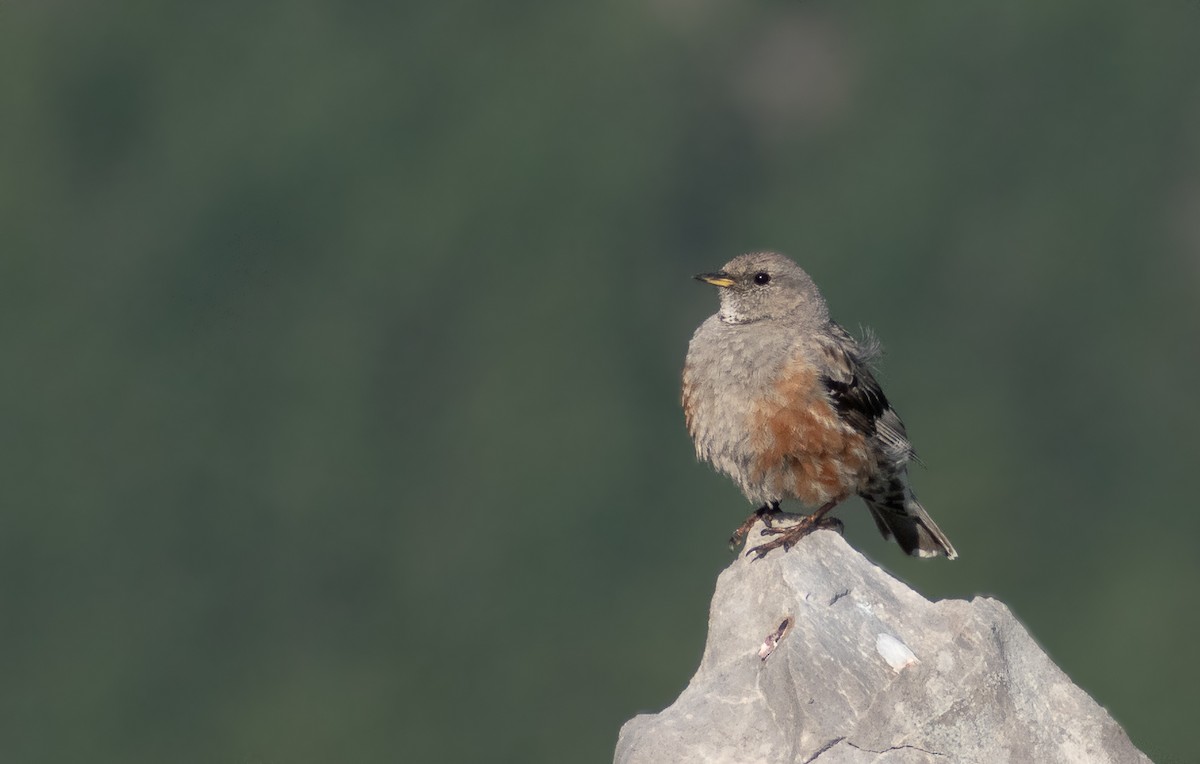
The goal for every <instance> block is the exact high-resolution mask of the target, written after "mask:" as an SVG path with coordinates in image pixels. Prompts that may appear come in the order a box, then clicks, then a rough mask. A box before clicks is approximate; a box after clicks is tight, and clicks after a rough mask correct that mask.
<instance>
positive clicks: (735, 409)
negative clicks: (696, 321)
mask: <svg viewBox="0 0 1200 764" xmlns="http://www.w3.org/2000/svg"><path fill="white" fill-rule="evenodd" d="M779 328H780V327H770V326H766V325H763V324H762V323H758V322H756V323H752V324H735V325H730V324H725V323H722V322H721V320H720V319H718V318H717V317H716V316H711V317H709V318H708V320H706V321H705V322H704V323H703V324H701V325H700V328H698V329H697V330H696V333H695V334H694V335H693V336H692V341H691V343H690V344H689V346H688V355H687V362H686V364H685V365H684V374H683V398H684V400H683V403H684V410H685V414H686V416H687V421H688V431H689V433H690V434H691V436H692V441H693V442H694V443H695V446H696V455H697V456H698V457H699V458H700V459H701V460H703V461H706V462H709V463H711V464H712V465H713V467H715V468H716V469H717V470H719V471H720V472H723V473H725V474H726V475H728V476H729V477H731V478H733V480H734V481H736V482H737V483H738V485H739V486H740V487H741V489H742V492H743V493H745V494H746V496H747V497H748V498H750V499H751V501H759V500H761V499H762V496H761V495H760V494H761V490H760V487H759V486H754V485H750V484H749V481H750V475H749V465H750V459H751V453H752V452H751V448H750V438H751V436H752V433H751V431H750V425H749V420H750V415H751V408H752V406H753V404H754V402H755V401H758V400H760V399H761V398H762V397H763V396H764V395H770V394H773V391H774V386H773V384H772V380H774V378H775V376H776V373H777V372H778V371H779V368H780V367H781V366H782V364H783V362H784V361H785V360H786V357H787V354H788V350H789V347H788V346H789V344H790V343H789V342H788V341H787V335H786V333H784V332H779V331H772V329H779Z"/></svg>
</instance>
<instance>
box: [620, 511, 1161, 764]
mask: <svg viewBox="0 0 1200 764" xmlns="http://www.w3.org/2000/svg"><path fill="white" fill-rule="evenodd" d="M750 538H751V539H758V538H759V536H758V533H757V529H755V530H753V531H751V534H750ZM931 564H938V563H936V562H934V563H931ZM945 569H946V575H953V574H954V570H953V563H950V564H945ZM785 621H786V624H785ZM781 627H782V628H781ZM776 640H777V644H775V642H776ZM763 655H766V657H765V658H764V657H761V656H763ZM615 761H616V762H617V763H618V764H640V763H641V762H653V763H654V764H664V763H666V762H797V763H799V762H813V761H819V762H820V763H821V764H840V763H842V762H853V763H854V764H864V763H865V762H887V763H888V764H901V763H903V764H917V763H918V762H920V763H921V764H924V763H925V762H930V763H931V764H932V763H934V762H936V763H937V764H947V762H965V763H972V762H978V763H979V764H996V762H1022V763H1024V762H1053V764H1063V763H1064V762H1087V764H1104V763H1105V762H1148V761H1149V759H1148V758H1147V757H1146V756H1145V755H1144V754H1143V753H1141V752H1140V751H1138V750H1137V749H1136V748H1134V746H1133V744H1132V743H1131V742H1130V741H1129V738H1128V737H1127V736H1126V735H1125V732H1124V731H1123V730H1122V729H1121V728H1120V727H1119V726H1118V725H1117V723H1116V722H1115V721H1113V719H1112V717H1111V716H1109V715H1108V712H1107V711H1105V710H1104V708H1102V707H1101V706H1100V705H1098V704H1097V703H1096V702H1095V701H1094V700H1092V699H1091V698H1090V697H1089V696H1088V695H1087V693H1085V692H1084V691H1083V690H1081V689H1079V688H1078V687H1076V686H1075V685H1074V684H1072V683H1071V680H1070V679H1068V678H1067V676H1066V675H1065V674H1064V673H1063V672H1062V671H1061V670H1059V668H1058V667H1057V666H1055V665H1054V664H1053V663H1052V662H1051V661H1050V659H1049V658H1048V657H1047V656H1046V654H1045V653H1044V652H1043V651H1042V649H1041V648H1040V647H1038V645H1037V643H1036V642H1034V640H1033V639H1032V638H1031V637H1030V636H1029V634H1028V632H1026V631H1025V629H1024V628H1023V627H1022V626H1021V624H1020V623H1019V622H1018V621H1017V619H1016V618H1014V617H1013V615H1012V613H1010V612H1009V610H1008V608H1007V607H1005V606H1004V604H1003V603H1001V602H998V601H996V600H994V599H989V598H987V597H976V598H975V599H973V600H971V601H970V602H967V601H965V600H945V601H942V602H930V601H928V600H926V599H925V598H924V597H922V596H921V595H919V594H917V593H916V592H914V591H913V590H912V589H910V588H908V587H907V586H905V585H904V584H902V583H900V582H899V581H897V580H896V579H894V578H892V577H891V576H889V575H888V574H887V573H885V572H883V571H882V570H880V569H879V568H878V567H876V566H875V565H872V564H871V563H870V562H869V561H868V560H867V559H866V558H865V557H863V556H862V555H861V554H860V553H858V552H857V551H855V550H854V549H852V548H851V547H850V546H848V545H847V544H846V542H845V541H843V540H842V538H841V536H839V535H838V534H836V533H832V532H830V531H818V532H816V533H814V534H813V535H811V536H809V537H808V538H806V539H804V541H802V542H801V543H800V544H799V545H798V546H797V547H796V548H794V549H792V550H791V551H789V552H787V553H786V554H781V553H780V552H778V551H776V552H772V553H771V554H769V555H768V556H767V557H766V559H763V560H761V561H757V562H752V561H750V560H748V559H747V558H746V557H745V556H744V555H743V556H739V558H738V560H737V561H736V562H734V563H733V564H732V565H730V566H729V568H728V569H726V570H725V571H724V572H723V573H722V574H721V575H720V577H719V578H718V580H717V590H716V593H715V594H714V596H713V601H712V608H711V611H710V614H709V628H708V643H707V645H706V646H705V648H704V657H703V658H702V659H701V661H700V668H699V670H697V672H696V675H695V676H694V677H692V680H691V682H690V683H689V684H688V686H687V688H686V689H685V690H684V691H683V693H682V694H681V695H680V696H679V698H678V699H677V700H676V701H675V702H674V703H673V704H672V705H671V706H670V707H669V708H667V709H665V710H664V711H662V712H661V713H658V714H643V715H640V716H636V717H634V718H633V719H631V720H629V721H628V722H626V723H625V725H624V726H623V727H622V728H621V736H620V739H619V740H618V741H617V750H616V756H615Z"/></svg>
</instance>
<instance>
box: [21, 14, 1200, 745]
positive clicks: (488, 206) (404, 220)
mask: <svg viewBox="0 0 1200 764" xmlns="http://www.w3.org/2000/svg"><path fill="white" fill-rule="evenodd" d="M1198 25H1200V6H1197V5H1196V4H1194V3H1185V2H1163V3H1157V4H1151V5H1145V4H1141V5H1139V4H1118V3H1084V2H1061V3H1037V2H1030V1H1025V2H1018V3H1007V4H997V5H992V6H978V5H974V4H963V3H954V2H949V1H948V0H942V1H939V2H932V3H926V4H922V5H918V6H911V5H906V6H899V5H896V4H894V3H885V2H880V1H872V2H865V3H855V4H847V3H833V2H828V1H825V0H822V1H821V2H807V3H794V2H793V3H780V2H758V3H749V4H747V3H720V2H716V1H715V0H695V1H694V2H687V0H650V1H649V2H645V3H615V4H607V5H605V4H601V5H596V4H568V3H532V2H511V3H503V4H497V3H481V2H447V3H426V4H414V3H407V4H397V5H386V4H379V3H364V2H339V3H334V2H328V1H327V0H299V1H298V2H291V3H281V2H270V1H268V2H263V3H257V4H251V5H246V4H233V3H229V2H221V1H217V2H211V3H190V4H185V3H172V4H152V3H123V4H115V5H114V4H107V5H96V4H93V5H87V6H81V7H69V8H68V7H66V6H62V5H61V4H55V3H11V4H6V5H5V6H4V8H3V9H2V10H0V106H2V117H3V118H2V119H0V247H2V249H0V253H2V254H0V296H2V298H3V299H2V301H0V306H2V307H0V310H2V311H3V313H2V314H0V315H2V319H3V320H2V321H0V337H2V338H3V347H4V349H5V353H6V356H7V358H8V363H7V369H6V372H5V374H4V375H3V382H2V385H3V393H4V396H3V397H4V401H5V404H4V406H3V408H2V409H0V410H2V411H3V422H2V427H0V433H2V435H0V448H2V449H3V465H4V466H3V474H4V479H3V481H0V496H2V497H3V505H4V512H3V515H2V516H0V517H2V518H3V519H2V527H0V568H2V570H3V576H2V577H0V580H2V581H3V584H2V585H0V602H2V603H3V611H2V612H3V615H4V627H3V629H2V630H0V666H2V670H3V676H4V677H5V682H4V691H3V694H2V695H0V697H2V698H3V706H2V711H3V713H2V714H0V755H2V756H3V758H4V760H5V761H121V762H135V761H146V762H150V761H172V762H192V761H194V762H214V761H222V762H303V761H312V762H325V761H354V762H366V761H401V760H403V761H514V762H517V761H520V762H529V761H553V762H564V761H596V760H604V759H606V758H607V757H608V756H610V755H611V750H612V746H613V744H614V743H615V740H616V733H617V729H618V727H619V725H620V723H621V722H622V721H624V720H625V719H626V718H628V717H630V716H631V715H633V714H634V713H635V712H638V711H646V710H657V709H658V708H661V707H662V706H664V705H665V704H667V703H669V702H670V701H671V700H672V699H673V698H674V697H675V695H676V694H677V693H678V692H679V691H680V689H682V687H683V685H684V683H685V682H686V680H687V678H688V677H689V676H690V674H691V672H692V671H693V669H694V667H695V665H696V663H697V661H698V658H699V655H700V650H701V648H702V645H703V639H704V626H705V621H706V606H707V601H708V598H709V596H710V594H711V588H712V583H713V579H714V577H715V575H716V574H717V572H719V570H720V569H721V568H722V567H723V566H724V565H726V564H727V563H728V561H729V559H730V557H729V555H728V553H727V552H726V551H725V549H724V547H723V544H722V539H724V538H725V537H726V535H727V534H728V532H729V530H730V529H731V528H732V527H733V526H734V525H735V524H736V523H737V522H738V521H739V520H740V519H741V518H742V516H743V515H744V513H745V512H746V511H747V510H748V509H749V507H748V506H747V505H745V504H744V501H743V499H742V498H741V497H740V495H739V494H738V493H737V492H736V490H735V489H734V487H733V486H732V485H731V484H730V483H729V482H728V481H726V480H724V479H722V478H720V477H718V476H716V475H714V474H712V473H711V472H710V471H709V470H707V469H706V468H704V467H702V466H700V465H697V464H696V463H695V461H694V458H693V454H692V451H691V446H690V444H689V443H688V441H687V438H686V435H685V434H684V432H683V426H682V422H681V416H680V412H679V410H678V401H677V396H678V390H677V387H678V373H679V369H680V365H681V362H682V357H683V353H684V348H685V346H686V342H687V339H688V337H689V335H690V332H691V330H692V328H693V327H694V326H695V325H696V324H697V323H699V321H700V320H701V319H702V318H703V317H704V316H706V315H707V314H708V313H710V312H711V311H712V310H713V306H714V304H715V302H714V298H713V295H712V294H711V293H710V292H709V290H708V289H707V288H704V287H702V286H700V285H697V284H694V283H692V282H690V281H689V279H688V277H689V276H690V274H692V273H695V272H697V271H701V270H709V269H712V268H713V267H715V266H718V265H720V264H721V263H722V262H724V261H725V260H727V259H728V258H729V257H731V256H733V255H734V254H736V253H738V252H740V251H744V250H747V249H753V248H767V247H771V248H777V249H780V250H783V251H785V252H788V253H790V254H792V255H793V256H795V257H796V258H797V259H798V260H799V261H800V262H801V263H802V264H803V265H805V267H807V268H808V269H809V270H810V272H811V273H812V274H813V275H814V277H815V278H816V280H817V282H818V283H819V284H821V285H822V286H823V288H824V290H825V292H826V295H827V297H828V298H829V300H830V303H831V305H832V306H833V311H834V315H835V318H837V319H838V320H840V321H841V322H842V323H844V324H847V325H849V326H854V325H857V324H859V323H861V324H865V325H871V326H874V327H875V328H876V330H877V331H878V332H879V334H880V335H881V336H882V338H883V340H884V343H885V346H886V347H887V348H888V351H889V352H888V356H887V358H886V360H885V364H884V368H883V372H882V378H883V381H884V384H885V387H886V389H887V390H888V392H889V395H890V396H891V398H892V399H893V400H894V401H895V402H896V403H897V405H898V407H899V408H900V410H901V412H902V414H903V415H904V416H905V417H906V419H907V421H908V424H909V429H910V433H911V434H912V436H913V438H914V440H915V442H916V444H917V447H918V449H919V450H920V451H921V453H922V456H923V458H924V459H925V461H926V462H927V464H928V465H929V468H928V469H927V470H918V472H917V474H916V475H915V481H916V485H917V488H918V490H919V492H920V493H921V496H922V498H923V499H924V501H925V504H926V505H927V506H928V507H929V509H930V511H931V512H932V514H933V515H934V516H935V517H936V518H937V520H938V522H939V523H940V524H941V526H942V527H943V528H944V529H945V530H946V532H947V533H948V534H949V535H950V537H951V538H952V539H953V540H954V542H955V544H956V545H957V546H958V549H959V551H960V553H961V554H962V559H961V560H959V561H958V562H955V563H944V562H922V561H914V560H908V559H905V558H903V557H901V556H900V555H899V553H898V551H897V550H896V549H895V547H893V546H888V545H885V544H884V543H883V542H882V541H881V540H879V539H878V538H876V537H875V535H874V534H875V531H874V529H873V527H872V526H871V524H870V522H869V520H867V519H866V516H865V512H863V511H861V507H860V506H859V505H858V504H857V502H856V503H854V504H853V505H852V506H848V507H846V508H845V509H844V510H843V511H842V513H841V515H842V517H843V518H845V519H846V520H847V521H848V522H847V524H848V531H847V534H848V536H849V538H850V539H851V540H852V542H853V543H855V544H856V545H857V546H859V547H860V548H862V549H864V551H866V552H867V553H868V554H869V555H870V556H871V557H872V558H873V559H875V560H878V561H879V562H880V563H881V564H883V565H885V566H886V567H887V568H889V569H890V570H892V571H894V572H895V573H896V574H897V575H899V576H901V577H902V578H904V579H906V580H908V581H910V582H911V583H912V584H913V585H914V586H916V587H917V588H918V589H919V590H921V591H923V592H925V593H926V594H927V595H929V596H936V597H949V596H955V597H959V596H962V597H969V596H973V595H975V594H981V593H982V594H993V595H996V596H999V597H1000V598H1002V599H1003V600H1004V601H1005V602H1006V603H1008V605H1009V606H1010V607H1011V608H1012V609H1013V610H1014V611H1015V612H1016V613H1017V614H1018V616H1019V617H1021V618H1022V619H1023V620H1024V621H1025V622H1026V624H1027V625H1028V626H1029V628H1030V629H1031V631H1032V632H1033V634H1034V635H1035V637H1037V638H1038V639H1039V640H1040V641H1041V642H1042V643H1043V644H1044V645H1045V646H1046V648H1047V649H1048V650H1049V651H1050V653H1051V655H1052V656H1053V657H1054V658H1055V659H1056V660H1057V661H1058V662H1059V663H1060V665H1061V666H1062V667H1063V668H1064V669H1065V670H1066V671H1067V672H1068V673H1069V674H1070V675H1071V676H1072V677H1073V678H1074V679H1075V680H1076V681H1078V682H1079V683H1081V684H1082V685H1083V686H1084V687H1085V688H1087V689H1088V690H1089V691H1090V692H1092V693H1093V694H1094V695H1095V697H1096V698H1097V699H1098V700H1099V701H1100V702H1101V703H1103V704H1104V705H1106V706H1107V707H1108V708H1109V709H1110V710H1111V711H1112V712H1113V714H1114V715H1115V716H1116V717H1117V718H1118V720H1120V721H1121V722H1122V723H1123V724H1125V725H1126V727H1127V729H1128V731H1129V732H1130V734H1131V736H1132V737H1133V739H1134V742H1135V743H1137V744H1138V745H1139V746H1141V747H1142V748H1143V749H1144V750H1145V751H1146V752H1147V753H1149V754H1150V755H1151V756H1152V757H1154V758H1155V759H1156V760H1158V761H1188V760H1191V757H1192V756H1193V755H1194V752H1195V743H1194V741H1193V740H1192V737H1193V735H1192V734H1191V730H1190V723H1191V717H1192V715H1193V712H1194V709H1195V702H1194V698H1195V694H1196V687H1197V686H1198V685H1200V668H1197V665H1196V663H1195V662H1194V661H1190V660H1188V659H1187V657H1186V656H1187V655H1189V654H1190V648H1191V647H1192V643H1193V641H1194V637H1195V635H1196V634H1197V633H1198V632H1200V616H1198V615H1197V609H1196V608H1195V607H1194V603H1195V602H1196V598H1197V593H1198V591H1200V554H1198V553H1197V551H1196V542H1195V539H1196V538H1197V537H1200V513H1198V512H1197V511H1196V508H1195V502H1196V499H1195V491H1194V489H1193V480H1192V478H1193V477H1194V473H1195V472H1196V470H1197V466H1198V465H1197V448H1196V439H1195V433H1196V432H1197V430H1198V429H1200V407H1197V405H1196V396H1195V391H1196V390H1197V389H1200V353H1198V351H1197V340H1196V333H1197V328H1198V326H1200V309H1198V308H1197V295H1198V293H1200V48H1198V47H1197V46H1196V44H1195V40H1196V31H1197V27H1198Z"/></svg>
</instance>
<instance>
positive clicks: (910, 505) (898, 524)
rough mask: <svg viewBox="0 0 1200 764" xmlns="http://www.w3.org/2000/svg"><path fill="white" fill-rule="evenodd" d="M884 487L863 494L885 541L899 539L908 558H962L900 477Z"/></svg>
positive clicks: (897, 540)
mask: <svg viewBox="0 0 1200 764" xmlns="http://www.w3.org/2000/svg"><path fill="white" fill-rule="evenodd" d="M874 487H876V486H872V488H874ZM881 487H882V488H883V490H881V491H863V493H862V498H863V501H865V502H866V503H867V509H869V510H871V517H873V518H875V524H876V525H877V526H879V532H880V533H882V534H883V537H884V538H885V539H886V538H895V539H896V543H898V544H899V545H900V548H901V549H903V550H904V552H905V554H911V555H914V556H917V557H937V556H939V555H942V556H945V557H946V558H947V559H950V560H953V559H954V558H956V557H958V552H956V551H954V545H953V544H951V543H950V539H948V538H946V534H944V533H942V529H941V528H939V527H937V523H935V522H934V521H933V518H932V517H930V516H929V513H928V512H926V511H925V507H923V506H921V502H919V501H917V497H916V496H914V495H913V492H912V490H910V489H909V488H908V486H906V485H905V484H904V482H903V480H902V479H901V478H900V477H899V476H896V477H894V478H892V479H891V480H889V481H888V482H887V484H886V485H885V486H881Z"/></svg>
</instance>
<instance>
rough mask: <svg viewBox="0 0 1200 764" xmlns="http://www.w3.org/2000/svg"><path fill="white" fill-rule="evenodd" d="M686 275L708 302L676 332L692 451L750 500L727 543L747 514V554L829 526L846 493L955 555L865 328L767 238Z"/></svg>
mask: <svg viewBox="0 0 1200 764" xmlns="http://www.w3.org/2000/svg"><path fill="white" fill-rule="evenodd" d="M695 278H696V279H698V280H700V281H703V282H705V283H708V284H711V285H713V286H715V287H717V289H718V295H719V300H720V309H719V310H718V311H717V312H716V313H715V314H713V315H712V316H709V317H708V318H707V319H705V321H704V322H703V323H701V324H700V326H699V327H698V328H697V329H696V331H695V333H694V334H693V336H692V339H691V342H690V343H689V344H688V352H687V359H686V361H685V362H684V368H683V394H682V403H683V412H684V420H685V423H686V425H687V430H688V433H689V435H691V438H692V441H693V443H694V445H695V447H696V455H697V457H698V458H699V459H700V460H701V461H703V462H707V463H709V464H710V465H711V466H712V467H713V468H715V469H716V470H717V471H718V472H720V473H723V474H725V475H727V476H728V477H730V478H732V479H733V481H734V482H735V483H737V485H738V487H739V488H741V491H742V493H743V494H745V496H746V498H747V499H748V500H749V501H750V502H751V503H752V504H761V506H760V507H759V508H758V510H757V511H755V512H754V513H752V514H751V515H750V516H749V517H747V518H746V521H745V522H743V523H742V525H741V526H740V527H739V528H738V529H737V530H736V531H735V532H734V535H733V537H732V538H731V539H730V543H731V545H736V544H738V543H741V541H742V539H743V538H745V536H746V534H747V533H748V532H749V530H750V529H751V528H752V527H754V525H755V523H756V522H757V521H759V520H761V521H762V522H763V523H764V528H763V529H762V531H761V534H762V535H763V536H769V537H771V539H770V540H769V541H767V542H765V543H762V544H760V545H758V546H755V547H754V548H752V549H750V550H749V551H748V552H747V555H748V556H749V555H753V556H754V558H755V559H762V558H763V557H765V556H766V554H767V553H768V552H770V551H772V550H773V549H778V548H782V549H783V550H784V551H785V552H786V551H787V550H788V549H790V548H791V547H793V546H794V545H795V544H796V543H797V542H798V541H799V540H800V539H802V538H803V537H804V536H806V535H808V534H809V533H811V532H812V531H814V530H816V529H817V528H832V529H836V530H838V531H841V530H842V523H841V521H840V520H838V519H837V518H834V517H830V516H829V512H830V511H831V510H832V509H833V508H834V507H836V506H837V505H838V504H840V503H841V502H843V501H845V500H847V499H849V498H851V497H852V496H854V495H858V496H860V497H861V498H862V499H863V501H864V503H865V504H866V505H867V509H868V510H869V511H870V513H871V517H872V518H874V520H875V524H876V525H877V526H878V528H879V531H880V533H882V534H883V537H884V538H885V539H887V538H894V539H895V540H896V542H897V543H898V544H899V545H900V548H901V549H903V550H904V552H905V553H906V554H909V555H913V556H917V557H937V556H944V557H946V558H949V559H954V558H956V557H957V556H958V553H957V552H956V551H955V549H954V545H953V544H951V543H950V540H949V539H948V538H947V537H946V534H944V533H943V532H942V530H941V529H940V528H938V526H937V523H935V522H934V521H933V519H932V518H931V517H930V516H929V513H928V512H926V511H925V508H924V507H923V506H922V505H921V503H920V502H919V501H918V500H917V497H916V495H915V494H914V493H913V491H912V488H911V487H910V485H909V480H908V464H909V463H910V462H911V461H913V460H914V459H916V452H915V451H914V450H913V446H912V444H911V443H910V442H909V439H908V435H907V434H906V432H905V428H904V423H903V422H902V421H901V420H900V416H899V415H898V414H897V413H896V410H895V409H893V408H892V405H891V403H889V401H888V399H887V397H886V396H885V395H884V393H883V390H882V388H881V387H880V386H879V382H878V381H876V379H875V375H874V373H873V372H872V364H873V362H874V361H875V360H876V358H877V356H878V355H879V352H880V351H879V343H878V341H877V340H875V338H874V335H873V334H871V333H869V332H867V333H866V334H865V337H864V338H863V340H862V341H859V340H857V339H855V338H854V337H853V336H852V335H851V334H850V333H849V332H848V331H846V330H845V329H843V328H842V327H841V326H840V325H839V324H837V323H836V322H834V321H833V320H831V319H830V317H829V308H828V306H827V304H826V302H825V298H824V297H823V296H822V295H821V292H820V290H819V289H817V285H816V284H815V283H814V282H813V280H812V278H811V277H809V275H808V274H807V273H806V272H805V271H804V269H802V268H801V267H800V266H799V265H797V264H796V263H795V262H794V261H793V260H791V259H790V258H788V257H786V256H785V255H782V254H779V253H777V252H750V253H747V254H744V255H739V256H738V257H735V258H734V259H732V260H730V261H729V262H728V263H726V264H725V265H724V266H723V267H722V268H721V270H720V271H716V272H713V273H701V274H698V275H696V276H695ZM788 500H796V501H799V502H800V503H801V504H803V505H806V506H808V507H813V508H815V510H814V511H813V512H812V514H809V515H803V516H800V517H799V518H798V519H796V517H797V516H796V515H794V514H791V513H785V512H783V511H782V509H781V507H780V504H781V502H783V501H788ZM783 519H794V520H796V521H795V522H793V523H791V524H784V523H782V522H780V521H781V520H783Z"/></svg>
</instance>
